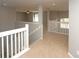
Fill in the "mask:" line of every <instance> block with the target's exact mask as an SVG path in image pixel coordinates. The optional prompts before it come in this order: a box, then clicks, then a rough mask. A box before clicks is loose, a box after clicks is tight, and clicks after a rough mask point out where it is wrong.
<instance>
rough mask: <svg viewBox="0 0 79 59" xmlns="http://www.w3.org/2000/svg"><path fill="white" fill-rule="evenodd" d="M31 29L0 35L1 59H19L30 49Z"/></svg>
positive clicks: (26, 28) (21, 29)
mask: <svg viewBox="0 0 79 59" xmlns="http://www.w3.org/2000/svg"><path fill="white" fill-rule="evenodd" d="M28 35H29V27H28V24H26V26H25V28H19V29H14V30H10V31H5V32H1V33H0V41H1V46H0V57H1V58H12V57H19V56H20V55H21V54H23V53H24V52H25V51H27V50H28V48H29V36H28Z"/></svg>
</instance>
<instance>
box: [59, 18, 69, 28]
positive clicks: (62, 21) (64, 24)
mask: <svg viewBox="0 0 79 59" xmlns="http://www.w3.org/2000/svg"><path fill="white" fill-rule="evenodd" d="M60 28H64V29H69V18H62V19H60Z"/></svg>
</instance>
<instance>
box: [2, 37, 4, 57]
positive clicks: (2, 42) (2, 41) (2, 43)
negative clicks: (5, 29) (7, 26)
mask: <svg viewBox="0 0 79 59" xmlns="http://www.w3.org/2000/svg"><path fill="white" fill-rule="evenodd" d="M2 58H4V38H3V37H2Z"/></svg>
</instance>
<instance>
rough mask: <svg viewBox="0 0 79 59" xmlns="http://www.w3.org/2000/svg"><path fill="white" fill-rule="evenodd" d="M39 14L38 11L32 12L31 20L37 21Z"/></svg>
mask: <svg viewBox="0 0 79 59" xmlns="http://www.w3.org/2000/svg"><path fill="white" fill-rule="evenodd" d="M38 17H39V15H38V13H34V14H33V22H38V21H39V18H38Z"/></svg>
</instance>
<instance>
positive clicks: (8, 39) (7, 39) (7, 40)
mask: <svg viewBox="0 0 79 59" xmlns="http://www.w3.org/2000/svg"><path fill="white" fill-rule="evenodd" d="M6 38H7V58H9V38H8V36H6Z"/></svg>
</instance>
